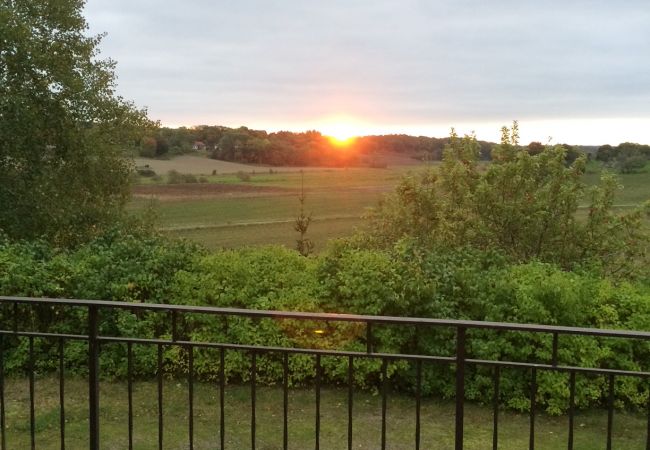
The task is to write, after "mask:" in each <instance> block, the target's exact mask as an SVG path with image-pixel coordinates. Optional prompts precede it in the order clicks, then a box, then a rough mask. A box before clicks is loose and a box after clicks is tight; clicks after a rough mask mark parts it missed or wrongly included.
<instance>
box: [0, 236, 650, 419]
mask: <svg viewBox="0 0 650 450" xmlns="http://www.w3.org/2000/svg"><path fill="white" fill-rule="evenodd" d="M414 242H415V241H413V242H410V241H408V240H404V241H400V242H398V243H397V244H396V245H395V246H394V247H393V248H392V249H390V250H383V251H380V250H368V249H355V248H352V247H350V246H349V245H344V244H336V245H332V246H331V248H330V249H329V251H328V252H326V253H325V254H323V255H321V256H319V257H318V258H304V257H301V256H300V254H299V253H297V252H295V251H292V250H288V249H285V248H282V247H262V248H249V249H242V250H223V251H219V252H216V253H212V254H205V253H203V252H201V251H199V250H198V249H196V248H195V247H193V246H191V245H189V244H186V243H183V242H177V241H170V240H166V239H162V238H160V237H156V236H151V235H147V234H145V233H140V234H138V233H134V234H133V233H132V234H129V233H124V232H115V233H113V234H108V235H104V236H102V237H101V238H98V239H96V240H94V241H92V242H91V243H89V244H88V245H86V246H83V247H79V248H77V249H73V250H70V249H69V250H59V249H56V248H53V247H51V246H50V245H48V244H46V243H44V242H40V241H35V242H17V243H16V242H13V243H12V242H8V241H6V240H5V241H0V292H2V293H3V294H4V295H25V296H37V297H39V296H50V297H71V298H86V299H103V300H120V301H129V302H156V303H175V304H186V305H210V306H218V307H238V308H248V309H277V310H299V311H326V312H339V313H359V314H377V315H398V316H413V317H434V318H453V319H472V320H491V321H507V322H521V323H541V324H554V325H567V326H581V327H603V328H622V329H635V330H650V292H649V289H648V287H647V286H644V285H642V284H630V283H625V282H619V283H617V284H615V283H613V282H611V281H609V280H607V279H603V278H601V277H599V276H598V275H595V274H592V273H590V272H587V271H584V272H567V271H564V270H561V269H560V268H559V267H557V266H556V265H553V264H550V263H541V262H529V263H526V264H520V265H512V264H510V263H509V262H508V260H507V258H506V257H504V256H502V255H500V254H499V253H496V252H482V251H478V250H475V249H474V250H472V249H460V250H456V251H449V250H447V251H442V250H439V251H435V252H434V251H424V250H423V249H422V248H421V247H420V246H419V245H417V244H415V243H414ZM30 311H31V312H30ZM0 313H1V314H0V322H2V326H5V327H10V326H11V325H10V323H9V322H8V321H10V320H11V318H12V314H11V310H10V308H9V307H7V306H5V307H4V308H3V309H1V310H0ZM86 320H87V318H86V312H85V310H84V309H82V308H74V309H69V310H67V311H66V312H65V314H63V310H62V309H60V308H36V309H33V310H30V309H29V308H28V307H21V309H20V317H19V326H20V327H21V328H29V329H39V330H42V331H45V330H48V331H51V332H68V333H79V332H82V333H83V332H84V329H85V323H86ZM316 330H320V331H324V333H315V331H316ZM101 332H102V333H105V334H109V335H116V336H122V335H123V336H137V337H142V338H153V337H169V336H170V333H171V321H170V317H169V315H168V314H157V313H142V312H139V313H134V312H131V311H103V312H102V315H101ZM178 333H179V336H180V337H181V338H183V339H185V338H190V339H192V340H196V341H212V342H228V343H238V344H249V345H261V346H277V347H286V346H298V347H308V348H326V349H327V348H335V349H341V350H351V351H360V352H364V351H365V349H366V344H367V343H366V341H365V339H366V335H365V327H364V326H363V325H358V324H351V323H323V322H317V321H313V322H311V323H305V322H298V321H293V320H274V319H266V318H260V319H249V318H244V317H229V318H228V319H227V320H226V319H224V318H223V317H217V316H206V315H183V317H182V319H181V320H179V322H178ZM559 344H560V345H559V354H558V358H559V363H560V364H563V365H586V366H590V367H611V368H618V369H628V370H650V343H648V342H641V341H639V342H636V341H632V342H628V341H624V340H605V339H596V338H591V337H585V336H573V337H562V338H561V339H560V342H559ZM4 345H5V368H6V371H7V372H8V373H21V372H22V371H24V370H25V368H26V367H27V365H26V363H27V340H26V339H21V340H20V341H17V340H16V339H13V338H11V339H10V338H6V339H5V341H4ZM35 345H36V350H37V353H38V354H37V361H38V370H39V371H48V370H56V367H55V366H56V361H57V358H56V356H57V352H58V347H57V345H56V342H52V341H48V340H43V339H36V340H35ZM372 346H373V348H374V349H375V350H377V351H381V352H399V353H410V352H417V353H420V354H425V355H442V356H453V354H454V350H455V335H454V330H453V329H449V328H423V327H420V328H419V329H418V330H416V329H414V328H413V327H402V326H382V325H376V326H375V327H374V328H373V342H372ZM134 351H135V356H136V358H135V359H136V366H135V371H136V374H137V375H138V376H139V377H149V376H153V375H154V374H155V371H156V349H155V347H153V346H144V345H136V346H134ZM551 351H552V339H551V336H550V335H541V334H532V333H531V334H526V333H512V332H494V331H489V330H470V331H469V332H468V356H469V357H472V358H481V359H502V360H514V361H534V362H539V363H548V362H549V361H550V358H551ZM217 356H218V355H217V354H216V353H215V351H212V350H204V349H201V350H199V349H195V362H194V365H195V367H196V376H197V377H198V378H200V379H205V380H214V379H215V378H216V377H217V375H218V370H219V365H218V361H219V358H218V357H217ZM86 358H87V354H86V344H84V343H73V342H71V341H69V342H68V343H67V344H66V364H67V368H66V370H67V371H68V372H70V373H77V374H83V373H84V372H85V370H86V367H87V363H86ZM125 358H126V350H125V347H124V346H123V345H108V344H107V345H104V346H102V354H101V365H102V374H103V376H105V377H123V376H124V375H125V370H126V363H125ZM226 362H227V367H226V374H227V377H228V379H229V380H231V381H246V380H247V379H248V377H249V370H250V357H249V355H247V354H246V353H245V352H235V351H228V352H227V353H226ZM281 362H282V361H281V356H280V355H278V354H260V355H258V361H257V363H258V368H259V382H260V383H268V384H274V383H278V382H280V381H281V379H282V364H281ZM164 363H165V367H166V370H167V371H168V372H169V373H172V374H177V375H182V374H184V373H186V371H187V354H186V351H185V350H184V349H181V348H177V347H166V348H165V353H164ZM290 365H291V380H290V381H291V384H292V385H297V384H302V383H309V382H311V381H312V380H313V377H314V376H315V372H314V358H313V356H292V357H291V359H290ZM322 365H323V377H324V380H325V381H327V382H329V383H333V384H342V383H345V382H346V380H347V359H346V358H323V360H322ZM380 372H381V362H380V361H379V360H373V359H361V358H357V359H356V360H355V379H354V381H355V384H356V385H357V386H359V387H362V388H366V389H376V388H377V387H378V385H379V381H380ZM388 373H389V376H390V378H391V382H392V383H393V384H394V386H395V387H396V388H397V389H400V390H403V391H411V390H412V389H413V388H414V382H415V368H414V367H413V365H411V364H409V363H407V362H403V361H399V362H391V363H390V364H389V367H388ZM424 375H425V376H424V378H423V386H422V388H423V393H424V394H427V395H436V396H442V397H447V398H451V397H453V395H454V377H455V376H454V373H453V365H450V366H447V365H441V364H426V365H425V366H424ZM529 377H530V374H529V371H525V370H514V369H512V370H506V369H504V370H503V372H502V381H501V386H502V389H501V396H502V401H503V402H504V403H505V404H506V405H508V406H509V407H510V408H513V409H517V410H525V409H527V408H528V404H529V403H528V402H529V399H528V395H529V394H528V393H529V383H530V380H529ZM491 380H492V379H491V372H489V371H488V370H487V369H485V368H482V367H475V366H473V365H468V372H467V378H466V392H467V398H468V399H471V400H474V401H477V402H489V401H490V400H491V398H492V392H491V389H492V388H491V382H492V381H491ZM617 380H618V381H617V384H616V397H617V404H618V405H619V406H623V405H627V406H632V407H636V406H638V407H641V406H642V405H644V404H646V402H647V399H648V386H647V385H646V384H643V383H642V382H640V381H638V380H636V379H632V378H629V379H624V378H622V377H618V378H617ZM577 386H578V390H577V394H576V403H577V404H578V406H581V407H588V406H593V405H599V404H601V403H602V402H603V401H604V399H605V398H606V395H607V383H606V380H604V379H603V378H602V377H600V378H598V377H594V378H588V377H585V376H579V377H578V385H577ZM538 402H539V404H540V405H542V406H543V407H545V408H546V410H547V411H548V412H549V413H554V414H556V413H560V412H562V411H564V410H565V409H566V407H567V404H568V377H567V375H565V374H558V373H547V372H544V371H539V373H538Z"/></svg>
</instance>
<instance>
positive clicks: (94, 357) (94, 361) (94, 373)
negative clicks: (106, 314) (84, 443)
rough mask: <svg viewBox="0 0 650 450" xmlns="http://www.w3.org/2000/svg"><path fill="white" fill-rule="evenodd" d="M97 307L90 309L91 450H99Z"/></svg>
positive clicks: (89, 389) (89, 407)
mask: <svg viewBox="0 0 650 450" xmlns="http://www.w3.org/2000/svg"><path fill="white" fill-rule="evenodd" d="M97 315H98V311H97V306H89V307H88V409H89V416H88V422H89V432H90V436H89V438H90V450H99V341H98V340H97V336H98V325H99V324H98V317H97Z"/></svg>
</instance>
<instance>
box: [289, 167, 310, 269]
mask: <svg viewBox="0 0 650 450" xmlns="http://www.w3.org/2000/svg"><path fill="white" fill-rule="evenodd" d="M298 201H299V202H300V214H299V215H298V217H297V218H296V221H295V222H294V224H293V229H294V230H296V231H297V232H298V233H299V234H300V238H299V239H296V250H298V252H299V253H300V254H301V255H302V256H309V254H310V253H311V252H312V251H313V250H314V243H313V242H312V240H311V239H309V238H308V237H307V230H308V229H309V224H311V220H312V217H311V213H310V214H309V215H306V214H305V174H304V173H303V171H302V170H301V171H300V196H299V197H298Z"/></svg>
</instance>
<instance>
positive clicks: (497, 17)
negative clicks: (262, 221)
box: [86, 0, 650, 140]
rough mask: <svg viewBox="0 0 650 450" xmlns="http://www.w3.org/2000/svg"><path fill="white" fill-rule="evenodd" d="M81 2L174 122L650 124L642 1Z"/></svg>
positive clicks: (125, 76)
mask: <svg viewBox="0 0 650 450" xmlns="http://www.w3.org/2000/svg"><path fill="white" fill-rule="evenodd" d="M567 3H568V4H567ZM163 5H164V6H163ZM86 12H87V17H88V20H89V23H90V25H91V32H93V33H97V32H103V31H106V32H107V33H108V35H107V37H106V38H105V39H104V41H103V43H102V45H101V47H102V50H103V54H104V55H106V56H110V57H111V58H114V59H115V60H117V62H118V67H117V73H118V75H119V89H118V90H119V92H120V93H121V94H122V95H124V96H125V97H127V98H130V99H133V100H134V101H136V103H137V104H141V105H147V106H148V107H149V110H150V114H151V116H152V117H153V118H159V119H162V120H163V122H166V123H176V124H178V123H186V124H188V125H190V124H192V123H195V122H196V121H197V120H198V121H199V122H219V123H225V124H232V123H233V122H237V121H242V122H241V123H249V124H255V123H270V122H274V123H286V124H287V127H291V124H293V123H303V122H308V121H314V120H317V118H319V117H323V116H327V115H332V114H340V113H344V114H348V115H350V116H358V117H362V118H363V119H364V120H366V121H368V122H372V123H375V124H377V125H378V126H379V125H382V124H383V125H385V126H389V125H391V124H393V125H394V124H419V123H440V122H443V121H445V122H447V121H459V122H463V121H464V122H467V121H477V122H487V121H495V120H496V121H500V120H508V121H509V120H510V119H512V118H519V119H523V120H526V119H530V120H551V119H562V118H580V119H588V118H608V117H612V118H614V117H615V118H625V117H637V118H639V117H640V118H643V117H645V118H649V119H650V77H648V73H650V58H647V55H649V54H650V33H648V32H647V24H648V23H649V22H650V3H647V2H646V1H627V2H624V3H611V2H605V1H589V2H586V1H574V2H564V1H562V2H560V1H557V0H552V1H546V2H521V1H518V2H515V1H500V2H478V1H462V0H454V1H417V0H409V1H400V2H396V1H387V0H374V1H342V0H332V1H328V2H316V1H306V0H302V1H298V0H276V1H268V0H264V1H262V0H259V1H252V0H237V1H229V0H224V1H221V2H210V1H205V0H201V1H192V2H180V1H178V2H164V3H160V2H155V1H151V0H146V1H143V0H139V1H137V2H134V1H124V0H92V1H91V2H89V3H88V4H87V10H86ZM201 118H204V119H205V120H199V119H201ZM649 123H650V122H649ZM649 128H650V127H649ZM649 140H650V138H649Z"/></svg>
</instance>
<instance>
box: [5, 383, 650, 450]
mask: <svg viewBox="0 0 650 450" xmlns="http://www.w3.org/2000/svg"><path fill="white" fill-rule="evenodd" d="M5 386H6V387H5V389H6V416H7V428H6V430H7V431H6V433H7V434H6V439H7V448H10V449H22V448H29V432H30V427H29V406H28V405H29V403H28V402H29V400H28V399H29V390H28V383H27V380H24V379H7V380H6V385H5ZM65 393H66V395H65V411H66V429H65V431H66V445H67V448H71V449H79V448H87V447H88V441H87V433H88V420H87V414H88V405H87V384H86V383H85V382H84V381H83V380H81V379H69V380H66V389H65ZM224 396H225V415H224V417H225V426H226V430H225V435H224V437H225V441H226V448H230V449H243V448H250V447H251V445H250V442H251V441H250V429H251V424H250V412H251V406H250V388H249V387H248V386H241V385H238V386H227V387H226V389H225V391H224ZM35 398H36V408H35V412H36V421H35V422H36V436H35V438H36V446H37V448H39V449H45V450H49V449H58V448H60V441H59V435H60V431H59V430H60V428H59V405H58V399H59V391H58V379H56V378H42V379H39V380H37V382H36V386H35ZM156 398H157V385H156V383H154V382H137V383H135V384H134V397H133V404H134V448H135V449H138V450H145V449H154V448H157V445H158V415H157V411H158V410H157V407H158V406H157V400H156ZM218 398H219V391H218V387H217V386H216V385H211V384H204V383H195V386H194V430H195V434H194V436H195V438H194V439H195V440H194V442H195V448H196V449H207V448H219V445H218V443H219V438H220V437H219V420H220V417H219V405H218ZM256 400H257V407H256V423H257V426H256V434H257V439H256V443H257V448H259V449H266V450H271V449H280V448H282V391H281V389H279V388H273V387H258V389H257V399H256ZM353 403H354V407H353V408H354V416H353V446H354V448H355V449H377V448H379V447H380V446H379V443H380V430H381V397H380V396H378V395H372V394H370V393H364V392H357V393H355V396H354V402H353ZM100 405H101V406H100V420H101V423H100V431H101V438H100V442H101V448H102V449H106V450H122V449H125V448H127V443H128V441H127V439H128V437H127V436H128V433H127V430H128V428H127V427H128V425H127V423H128V422H127V390H126V385H125V384H121V383H107V382H105V383H102V385H101V387H100ZM163 406H164V414H163V423H164V434H163V438H164V448H166V449H187V448H188V445H187V439H188V431H187V430H188V425H187V424H188V389H187V384H186V383H185V382H179V381H174V380H166V381H165V383H164V390H163ZM421 414H422V415H421V439H422V441H421V448H423V449H430V450H435V449H451V448H453V437H454V404H453V402H450V401H439V400H434V399H423V401H422V413H421ZM567 423H568V419H567V418H566V417H549V416H546V415H543V414H541V415H538V417H537V420H536V423H535V430H536V445H537V448H540V449H546V450H548V449H563V448H566V442H567V430H568V428H567ZM606 423H607V414H606V413H605V412H604V411H590V412H588V413H578V414H577V415H576V418H575V448H576V449H584V450H593V449H599V448H605V436H606ZM499 424H500V426H499V427H500V428H499V443H500V445H499V448H501V449H504V450H520V449H522V448H528V429H529V418H528V415H525V414H515V413H505V412H501V413H500V417H499ZM646 426H647V422H646V417H645V416H644V415H637V414H632V413H626V412H617V413H616V414H615V416H614V435H613V448H616V449H626V450H636V449H638V450H641V449H645V439H646ZM314 427H315V397H314V390H313V389H306V388H300V389H291V390H290V394H289V447H290V448H292V449H301V450H302V449H308V448H314ZM414 435H415V400H414V399H413V398H412V397H409V396H406V395H402V394H395V393H390V394H389V397H388V404H387V443H388V445H387V447H388V448H390V449H412V448H414ZM491 443H492V410H491V408H489V407H484V406H478V405H473V404H467V405H466V407H465V444H466V446H465V448H467V449H485V448H491ZM321 448H323V449H342V448H347V390H345V389H343V388H323V389H322V393H321Z"/></svg>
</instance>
